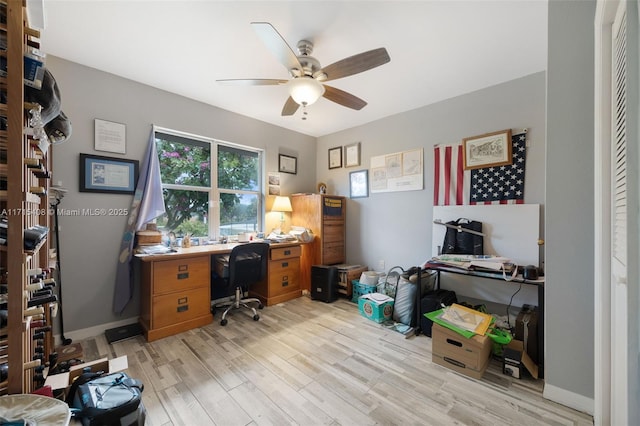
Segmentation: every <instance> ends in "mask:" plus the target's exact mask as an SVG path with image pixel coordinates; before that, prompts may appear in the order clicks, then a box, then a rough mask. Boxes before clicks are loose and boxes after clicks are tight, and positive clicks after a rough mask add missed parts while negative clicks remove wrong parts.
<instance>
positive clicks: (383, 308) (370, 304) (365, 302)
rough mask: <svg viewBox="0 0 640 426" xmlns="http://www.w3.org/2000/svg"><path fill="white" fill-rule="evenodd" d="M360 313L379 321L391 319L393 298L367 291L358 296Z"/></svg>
mask: <svg viewBox="0 0 640 426" xmlns="http://www.w3.org/2000/svg"><path fill="white" fill-rule="evenodd" d="M358 310H359V311H360V314H361V315H362V316H363V317H365V318H369V319H370V320H373V321H375V322H377V323H381V322H384V321H387V320H390V319H391V315H392V314H393V299H392V298H391V297H389V296H387V295H385V294H381V293H369V294H365V295H362V296H360V297H359V298H358Z"/></svg>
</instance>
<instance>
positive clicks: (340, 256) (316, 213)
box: [291, 194, 347, 290]
mask: <svg viewBox="0 0 640 426" xmlns="http://www.w3.org/2000/svg"><path fill="white" fill-rule="evenodd" d="M291 207H292V209H293V212H292V216H291V223H292V224H293V225H295V226H304V227H305V228H309V229H311V231H313V235H314V236H315V239H314V241H313V242H312V243H310V244H309V246H308V247H305V248H304V255H303V256H304V259H303V262H302V263H303V264H304V268H305V270H304V271H303V272H302V274H303V276H305V277H308V278H306V279H305V282H303V283H302V286H303V288H304V289H307V290H308V289H310V288H311V282H310V281H307V280H310V277H311V272H310V269H311V266H312V265H335V264H338V263H344V262H345V260H346V246H345V218H346V207H347V205H346V198H345V197H341V196H337V195H325V194H299V195H292V196H291ZM307 269H309V270H308V271H307Z"/></svg>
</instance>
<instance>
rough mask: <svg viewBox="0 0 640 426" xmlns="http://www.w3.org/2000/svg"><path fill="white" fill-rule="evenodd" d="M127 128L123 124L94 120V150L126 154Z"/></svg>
mask: <svg viewBox="0 0 640 426" xmlns="http://www.w3.org/2000/svg"><path fill="white" fill-rule="evenodd" d="M126 136H127V127H126V126H125V125H124V124H122V123H114V122H112V121H105V120H99V119H97V118H96V119H95V120H94V138H95V139H94V149H95V150H96V151H107V152H115V153H118V154H125V153H126V151H127V138H126Z"/></svg>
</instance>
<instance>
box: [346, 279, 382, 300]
mask: <svg viewBox="0 0 640 426" xmlns="http://www.w3.org/2000/svg"><path fill="white" fill-rule="evenodd" d="M351 284H352V288H353V291H352V295H351V301H352V302H353V303H358V298H359V297H360V296H362V295H363V294H369V293H375V292H376V291H377V290H378V288H377V286H375V285H367V284H362V283H361V282H360V281H359V280H352V281H351Z"/></svg>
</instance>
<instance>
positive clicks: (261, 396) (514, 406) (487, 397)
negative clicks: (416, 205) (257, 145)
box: [82, 297, 593, 426]
mask: <svg viewBox="0 0 640 426" xmlns="http://www.w3.org/2000/svg"><path fill="white" fill-rule="evenodd" d="M259 313H260V316H261V319H260V321H257V322H256V321H253V319H252V313H250V312H249V311H247V312H234V313H233V314H232V315H229V316H228V321H229V322H228V324H227V325H226V326H225V327H222V326H220V324H219V317H220V313H217V314H216V316H215V318H214V321H213V322H212V323H211V324H208V325H206V326H204V327H201V328H199V329H194V330H189V331H186V332H183V333H180V334H178V335H175V336H170V337H167V338H164V339H160V340H158V341H154V342H151V343H148V342H146V341H145V340H144V338H143V337H142V336H138V337H136V338H133V339H128V340H124V341H120V342H115V343H113V344H109V343H108V342H107V341H106V339H105V338H104V336H96V337H94V338H92V339H87V340H85V341H83V342H82V344H83V349H84V353H85V360H90V358H88V357H91V358H93V359H97V358H100V357H104V356H108V357H115V356H118V355H127V358H128V361H129V369H128V373H129V374H130V375H131V376H132V377H135V378H138V379H140V380H141V381H143V383H144V384H145V391H144V392H143V401H144V404H145V407H146V408H147V425H151V426H156V425H167V426H169V425H171V426H178V425H210V424H211V425H222V426H226V425H243V426H244V425H270V424H273V425H287V424H292V425H293V424H295V425H305V426H306V425H316V424H317V425H330V426H339V425H343V426H349V425H578V426H582V425H591V424H593V419H592V417H591V416H589V415H587V414H585V413H580V412H577V411H575V410H572V409H569V408H567V407H564V406H562V405H560V404H556V403H553V402H551V401H548V400H546V399H544V398H543V397H542V390H543V389H544V381H542V380H533V379H531V378H526V377H525V378H523V379H514V378H512V377H509V376H505V375H503V374H502V372H501V366H500V364H499V363H498V362H497V361H492V362H491V364H490V368H489V369H488V370H487V372H486V373H485V376H484V377H483V378H482V379H480V380H476V379H472V378H469V377H467V376H463V375H461V374H459V373H456V372H454V371H452V370H450V369H448V368H445V367H442V366H439V365H436V364H434V363H432V362H431V339H430V338H428V337H426V336H415V337H412V338H409V339H406V338H405V337H404V336H403V335H401V334H399V333H396V332H394V331H391V330H389V329H386V328H384V327H383V326H381V325H380V324H377V323H375V322H373V321H370V320H368V319H366V318H364V317H362V316H361V315H360V314H359V313H358V308H357V305H355V304H353V303H351V302H349V301H347V300H345V299H340V300H338V301H336V302H334V303H328V304H327V303H323V302H316V301H311V300H310V299H309V298H307V297H302V298H299V299H296V300H292V301H289V302H285V303H281V304H278V305H275V306H269V307H265V309H264V310H261V311H260V312H259Z"/></svg>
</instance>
